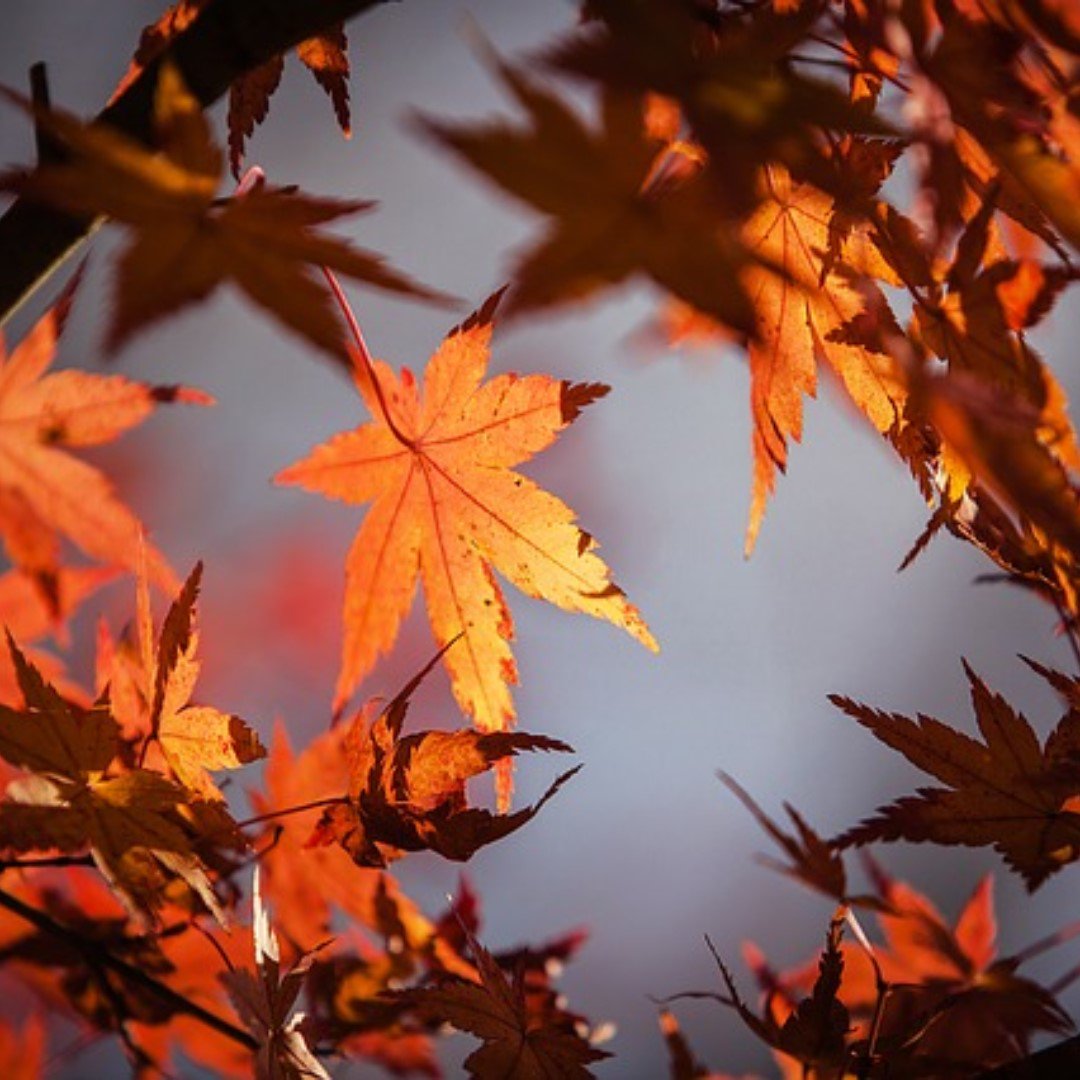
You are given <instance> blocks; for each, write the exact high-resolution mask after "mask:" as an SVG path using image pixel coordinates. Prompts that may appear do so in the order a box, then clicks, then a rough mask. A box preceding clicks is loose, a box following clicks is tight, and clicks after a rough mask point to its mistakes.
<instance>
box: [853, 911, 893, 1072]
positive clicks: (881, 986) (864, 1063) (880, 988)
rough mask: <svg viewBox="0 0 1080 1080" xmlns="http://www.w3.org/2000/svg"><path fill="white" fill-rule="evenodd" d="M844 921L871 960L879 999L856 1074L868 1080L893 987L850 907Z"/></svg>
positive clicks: (876, 1002) (875, 1000)
mask: <svg viewBox="0 0 1080 1080" xmlns="http://www.w3.org/2000/svg"><path fill="white" fill-rule="evenodd" d="M844 921H845V922H846V923H847V924H848V926H850V927H851V931H852V933H853V934H854V935H855V940H856V941H857V942H858V943H859V945H860V947H861V948H862V950H863V952H864V953H866V955H867V957H868V958H869V960H870V966H871V967H872V968H873V969H874V989H875V990H876V992H877V997H876V998H875V999H874V1014H873V1016H872V1017H871V1020H870V1034H869V1036H868V1037H867V1040H866V1054H865V1055H864V1056H863V1059H862V1060H861V1061H860V1062H859V1068H858V1072H857V1073H856V1074H855V1075H856V1076H857V1077H858V1080H868V1078H869V1076H870V1070H871V1069H872V1068H873V1063H874V1048H875V1047H876V1046H877V1041H878V1037H879V1036H880V1034H881V1025H882V1022H883V1020H884V1019H885V999H886V998H887V997H888V996H889V992H890V990H892V985H891V984H890V983H889V982H888V981H887V980H886V979H885V975H884V972H882V970H881V965H880V964H879V963H878V958H877V957H876V956H875V955H874V946H873V945H871V944H870V939H869V938H868V937H867V936H866V931H865V930H863V928H862V926H861V924H860V923H859V920H858V918H857V917H856V915H855V912H854V911H852V909H851V908H849V907H845V908H844Z"/></svg>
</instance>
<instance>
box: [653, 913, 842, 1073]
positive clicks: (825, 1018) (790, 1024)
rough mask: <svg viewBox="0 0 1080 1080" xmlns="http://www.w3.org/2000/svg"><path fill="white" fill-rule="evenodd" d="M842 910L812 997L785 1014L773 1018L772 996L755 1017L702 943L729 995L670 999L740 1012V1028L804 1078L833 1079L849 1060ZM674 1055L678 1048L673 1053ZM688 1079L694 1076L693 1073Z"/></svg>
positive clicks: (828, 938)
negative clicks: (793, 1063)
mask: <svg viewBox="0 0 1080 1080" xmlns="http://www.w3.org/2000/svg"><path fill="white" fill-rule="evenodd" d="M843 912H844V909H843V908H840V909H838V911H837V914H836V915H834V916H833V918H832V920H831V921H830V923H829V930H828V933H827V934H826V938H825V948H824V950H823V951H822V953H821V956H820V958H819V961H818V965H817V972H816V975H817V977H816V978H815V979H814V980H813V986H812V988H811V990H810V996H809V997H806V998H803V999H802V1000H800V1001H798V1002H797V1003H793V1006H792V1008H790V1009H789V1010H788V1011H787V1013H786V1015H779V1016H778V1015H777V1013H776V1011H775V1010H774V1009H773V1007H772V1005H773V1002H772V996H771V995H770V997H769V999H768V1001H767V1003H766V1008H765V1012H764V1014H763V1015H761V1016H759V1015H758V1014H757V1013H755V1012H754V1011H753V1010H752V1009H751V1008H750V1007H749V1006H748V1005H747V1004H746V1003H745V1002H744V1001H743V999H742V997H741V995H740V994H739V991H738V988H737V987H736V985H735V980H734V978H733V977H732V975H731V972H730V971H729V970H728V968H727V965H726V964H725V963H724V962H723V960H722V959H721V958H720V956H719V954H718V953H717V952H716V950H715V949H714V948H713V945H712V942H711V941H709V939H708V938H706V939H705V940H706V942H707V943H708V945H709V949H710V951H711V952H712V954H713V959H714V960H715V961H716V965H717V967H718V968H719V970H720V976H721V978H722V979H723V980H724V985H725V987H726V989H727V995H723V994H716V993H711V992H705V991H693V992H689V993H682V994H676V995H674V998H669V999H668V1000H669V1001H670V1000H674V999H675V998H710V999H712V1000H714V1001H718V1002H719V1003H720V1004H721V1005H724V1006H726V1007H727V1008H729V1009H733V1010H734V1011H735V1012H736V1013H738V1015H739V1017H740V1019H741V1020H742V1021H743V1023H744V1024H746V1026H747V1027H748V1028H749V1029H750V1030H751V1031H752V1032H753V1033H754V1034H755V1035H756V1036H757V1037H758V1038H759V1039H761V1041H762V1042H764V1043H766V1044H767V1045H768V1046H771V1047H772V1048H773V1049H774V1050H776V1051H778V1052H779V1053H780V1054H784V1055H787V1056H789V1057H793V1058H795V1059H796V1060H798V1061H799V1062H801V1063H802V1067H803V1075H810V1072H809V1070H815V1072H816V1070H819V1069H820V1070H823V1072H821V1073H820V1075H824V1076H831V1075H834V1074H836V1070H837V1068H838V1067H839V1066H840V1065H841V1064H842V1063H843V1061H844V1059H845V1058H846V1056H847V1046H846V1036H847V1031H848V1021H849V1016H848V1010H847V1008H846V1006H845V1005H844V1003H843V1002H842V1001H841V1000H840V998H839V996H838V995H839V991H840V985H841V980H842V977H843V973H844V955H843V952H842V950H841V937H842V933H843V925H844V914H843ZM672 1049H673V1052H674V1051H675V1049H676V1048H674V1047H673V1048H672ZM690 1075H693V1074H692V1073H691V1074H690Z"/></svg>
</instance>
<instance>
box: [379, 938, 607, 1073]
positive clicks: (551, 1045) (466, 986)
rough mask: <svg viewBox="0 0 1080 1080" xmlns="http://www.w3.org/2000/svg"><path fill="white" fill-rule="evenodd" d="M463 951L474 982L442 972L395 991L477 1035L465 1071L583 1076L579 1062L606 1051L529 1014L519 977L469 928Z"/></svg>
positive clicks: (603, 1055) (428, 1015)
mask: <svg viewBox="0 0 1080 1080" xmlns="http://www.w3.org/2000/svg"><path fill="white" fill-rule="evenodd" d="M467 937H468V940H469V951H470V954H471V955H472V958H473V961H474V962H475V964H476V969H477V973H478V974H479V982H474V981H469V980H467V979H461V978H456V977H447V978H445V979H444V980H443V981H442V983H441V984H440V985H438V986H435V987H423V988H419V989H415V990H408V991H405V992H403V993H401V994H398V995H395V997H396V998H397V999H398V1000H402V1001H405V1002H407V1003H408V1004H410V1005H411V1006H413V1007H414V1008H415V1009H416V1010H417V1012H419V1013H420V1015H421V1016H423V1017H425V1018H427V1019H428V1020H433V1021H435V1022H443V1023H448V1024H451V1025H452V1026H453V1027H455V1028H457V1029H458V1030H459V1031H465V1032H468V1033H469V1034H470V1035H475V1036H477V1037H478V1038H480V1039H482V1040H483V1046H481V1047H480V1048H479V1049H478V1050H475V1051H474V1052H473V1053H472V1054H470V1055H469V1057H468V1058H466V1060H465V1068H466V1069H467V1070H468V1072H469V1075H470V1076H472V1077H477V1078H488V1077H495V1076H498V1077H505V1078H506V1080H555V1078H556V1077H558V1078H563V1077H566V1078H567V1080H585V1078H587V1077H590V1076H592V1073H591V1072H589V1070H588V1069H587V1068H586V1067H585V1066H586V1065H587V1064H589V1063H590V1062H593V1061H602V1060H603V1059H604V1058H607V1057H610V1056H611V1055H610V1054H608V1053H607V1052H606V1051H604V1050H598V1049H596V1047H594V1046H590V1045H589V1043H587V1042H585V1040H584V1039H581V1038H579V1037H578V1036H577V1035H576V1034H574V1033H573V1032H572V1031H567V1030H565V1029H564V1028H560V1027H553V1026H550V1025H547V1024H544V1023H542V1022H540V1021H539V1020H538V1018H537V1017H536V1016H535V1015H530V1012H529V1010H528V1008H527V1006H526V1000H525V991H524V986H523V982H522V979H521V978H520V973H519V977H515V978H514V980H513V982H511V980H510V979H508V978H507V977H506V974H505V973H504V972H503V970H502V968H501V967H500V966H499V964H498V962H497V961H496V959H495V958H494V957H493V956H492V955H491V953H489V952H488V951H487V950H486V949H485V948H484V947H483V946H482V945H480V944H479V942H477V941H476V939H475V938H473V936H472V935H471V934H468V935H467Z"/></svg>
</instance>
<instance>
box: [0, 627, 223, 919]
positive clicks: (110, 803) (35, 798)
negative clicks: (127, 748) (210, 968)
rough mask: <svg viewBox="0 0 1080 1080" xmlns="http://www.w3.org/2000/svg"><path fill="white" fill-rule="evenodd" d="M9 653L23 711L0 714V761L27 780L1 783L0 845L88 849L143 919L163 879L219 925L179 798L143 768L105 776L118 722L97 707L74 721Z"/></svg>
mask: <svg viewBox="0 0 1080 1080" xmlns="http://www.w3.org/2000/svg"><path fill="white" fill-rule="evenodd" d="M8 647H9V649H10V652H11V657H12V662H13V664H14V666H15V671H16V675H17V678H18V681H19V687H20V689H21V690H22V694H23V698H24V700H25V702H26V707H25V709H23V710H15V709H11V708H8V707H6V706H0V755H2V756H3V757H4V759H5V760H6V761H8V762H10V763H11V764H12V765H17V766H21V767H23V768H26V769H28V770H30V775H29V776H27V777H25V778H22V779H18V780H15V781H13V782H12V783H11V784H9V785H8V788H7V794H6V798H5V800H4V801H3V802H2V803H0V846H4V847H7V848H10V849H12V850H14V851H35V850H41V849H48V848H56V849H57V850H59V851H61V852H65V853H69V852H75V851H79V850H82V849H84V848H86V847H89V848H90V852H91V855H92V856H93V858H94V862H95V863H96V865H97V866H98V868H99V869H100V870H101V872H102V874H104V876H105V878H106V880H107V881H108V882H109V883H110V885H111V886H112V887H113V888H114V889H115V890H116V892H117V894H118V895H119V896H120V897H121V899H122V900H123V901H124V902H125V904H127V905H128V907H129V909H130V910H131V911H132V912H133V913H136V912H140V911H143V910H151V909H152V907H153V905H154V904H155V903H156V902H157V901H158V898H159V897H158V894H159V891H160V888H161V887H162V884H163V881H164V878H163V874H164V875H176V876H179V877H181V878H183V879H184V881H186V882H187V883H188V884H189V885H190V886H191V888H192V889H193V890H194V891H195V892H197V893H198V895H199V896H200V897H201V898H202V899H203V901H204V902H205V903H206V905H207V907H208V908H209V909H210V910H211V911H212V912H213V913H214V914H215V916H217V917H218V918H219V920H220V919H223V918H224V916H223V914H222V912H221V909H220V907H219V905H218V903H217V900H216V898H215V896H214V892H213V889H212V887H211V885H210V882H209V879H208V877H207V875H206V871H205V868H204V867H203V864H202V861H201V860H200V859H199V857H198V856H197V855H195V853H194V851H193V841H192V836H191V832H190V827H189V826H190V822H189V820H188V819H187V818H185V816H184V815H185V813H190V811H191V808H190V807H189V806H188V796H187V793H186V792H185V791H184V790H183V788H181V787H179V786H178V785H176V784H174V783H172V782H171V781H170V780H167V779H166V778H165V777H163V776H161V775H159V774H157V773H153V772H148V771H146V770H142V769H139V770H133V771H129V772H122V773H119V774H117V775H109V774H108V771H107V770H108V769H109V767H110V765H111V763H112V762H113V760H114V759H115V757H116V755H117V752H118V750H119V742H120V738H119V728H118V726H117V723H116V721H115V720H114V719H113V718H112V716H110V715H109V713H108V712H107V711H106V710H105V709H104V708H103V707H102V706H101V705H97V706H95V707H94V708H92V709H89V710H85V711H78V712H76V711H75V710H74V709H73V708H72V707H71V706H69V705H68V704H67V702H65V701H64V699H63V698H62V697H60V695H59V694H58V693H57V692H56V690H55V689H54V688H53V687H52V686H51V685H49V684H48V683H47V682H45V681H44V679H42V677H41V676H40V674H39V673H38V671H37V670H36V669H35V668H34V667H33V665H32V664H30V663H29V662H28V661H27V660H26V658H25V657H24V656H23V654H22V652H21V651H20V650H19V648H18V647H17V646H16V644H15V642H14V640H13V639H12V638H11V637H10V636H9V637H8Z"/></svg>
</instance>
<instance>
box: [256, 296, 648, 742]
mask: <svg viewBox="0 0 1080 1080" xmlns="http://www.w3.org/2000/svg"><path fill="white" fill-rule="evenodd" d="M496 302H497V297H494V298H492V301H489V302H488V303H487V304H486V305H485V306H484V307H483V308H481V310H480V311H479V312H477V313H476V314H474V315H473V316H471V317H470V318H469V319H468V320H467V321H466V322H465V323H464V324H463V325H462V326H460V327H458V328H456V329H455V330H453V331H451V332H450V334H449V335H448V337H447V338H446V340H445V341H444V342H443V344H442V345H441V347H440V348H439V350H438V351H437V352H436V353H435V355H434V356H433V357H432V359H431V361H430V363H429V364H428V368H427V372H426V375H425V382H424V392H423V394H421V392H420V389H419V387H418V385H417V383H416V380H415V379H414V377H413V375H412V374H411V372H409V371H408V369H405V370H404V371H403V373H402V375H401V377H400V379H399V378H398V377H396V376H395V375H394V374H393V373H392V372H391V370H390V369H389V368H388V367H387V366H386V365H385V364H383V363H381V362H379V363H377V364H375V365H374V366H373V367H372V369H371V370H372V373H373V374H372V376H371V377H368V376H367V374H366V373H365V370H364V369H363V368H361V369H359V374H358V378H357V384H358V386H359V388H360V392H361V393H362V395H363V397H364V400H365V402H366V404H367V406H368V408H369V409H370V410H371V413H372V416H373V419H372V421H371V422H370V423H367V424H364V425H362V426H361V427H358V428H356V429H355V430H354V431H350V432H345V433H343V434H340V435H337V436H336V437H335V438H333V439H331V440H330V441H329V442H327V443H324V444H323V445H322V446H319V447H316V449H315V450H313V451H312V452H311V453H310V454H309V455H308V456H307V457H306V458H304V459H303V460H302V461H299V462H297V463H296V464H294V465H292V466H290V467H289V468H287V469H285V470H284V471H282V472H281V473H279V474H278V476H277V477H276V482H277V483H279V484H297V485H300V486H302V487H305V488H307V489H308V490H311V491H317V492H320V493H322V494H324V495H327V496H330V497H331V498H336V499H341V500H343V501H345V502H352V503H364V502H373V504H374V505H373V506H372V508H371V510H370V511H369V512H368V515H367V517H366V518H365V520H364V523H363V525H362V526H361V529H360V531H359V533H358V534H357V537H356V540H355V541H354V543H353V546H352V550H351V551H350V553H349V556H348V561H347V564H346V597H345V641H344V650H343V657H342V665H341V673H340V675H339V677H338V682H337V690H336V692H335V697H334V708H335V710H339V709H340V708H341V707H342V705H343V704H344V703H345V702H346V700H347V699H348V698H349V696H350V694H351V693H352V691H353V690H354V688H355V687H356V685H357V684H358V683H359V681H360V680H361V679H362V678H363V677H364V676H365V675H366V674H367V673H368V672H369V671H370V670H371V668H372V666H373V664H374V663H375V661H376V659H377V658H378V657H379V655H380V654H381V653H384V652H386V651H387V650H389V648H390V646H391V645H392V644H393V641H394V638H395V637H396V635H397V632H398V628H399V626H400V624H401V620H402V619H403V618H404V616H405V614H406V613H407V612H408V609H409V607H410V604H411V602H412V597H413V592H414V590H415V587H416V581H417V578H421V579H422V580H423V583H424V594H425V598H426V600H427V610H428V617H429V619H430V621H431V626H432V630H433V631H434V634H435V639H436V641H437V642H438V644H439V646H440V647H445V646H446V645H447V644H448V643H449V642H450V641H452V640H453V639H454V638H456V637H458V636H459V635H460V637H461V640H460V641H459V642H458V643H457V644H455V645H454V647H453V648H451V649H449V650H448V651H447V652H446V654H445V656H444V658H443V660H444V663H445V665H446V667H447V669H448V671H449V672H450V677H451V680H452V683H453V689H454V693H455V696H456V697H457V700H458V702H459V703H460V704H461V706H462V708H463V709H464V710H465V711H466V712H467V713H468V714H469V715H471V716H472V718H473V719H474V721H475V722H476V724H477V726H478V727H480V728H481V729H482V730H485V731H500V730H504V729H505V728H507V727H508V726H509V725H510V724H511V723H512V722H513V719H514V707H513V702H512V699H511V696H510V689H509V684H510V683H512V682H516V681H517V670H516V667H515V665H514V659H513V656H512V654H511V652H510V646H509V641H510V638H511V636H512V634H513V623H512V621H511V616H510V612H509V610H508V608H507V606H506V603H505V601H504V599H503V595H502V590H501V589H500V588H499V586H498V584H497V583H496V581H495V577H494V575H493V573H492V568H494V569H497V570H498V571H499V572H500V573H502V574H504V575H505V576H506V577H507V579H508V580H509V581H511V582H512V583H513V584H514V585H516V586H517V587H518V588H519V589H521V590H522V591H523V592H525V593H526V594H528V595H529V596H535V597H540V598H542V599H545V600H548V601H550V602H551V603H554V604H557V605H558V606H559V607H562V608H565V609H567V610H569V611H582V612H586V613H587V614H590V615H594V616H596V617H598V618H603V619H607V620H608V621H609V622H612V623H614V624H615V625H616V626H621V627H623V628H624V629H626V630H627V631H628V632H629V633H630V634H632V635H633V636H634V637H635V638H637V639H638V640H639V641H641V642H642V643H643V644H644V645H646V646H647V647H648V648H650V649H653V650H655V649H656V648H657V645H656V642H655V641H654V639H653V637H652V634H651V633H650V632H649V630H648V628H647V627H646V625H645V623H644V622H643V620H642V619H641V616H640V615H639V614H638V612H637V610H636V608H634V607H633V606H632V605H631V604H630V603H629V602H628V601H627V600H626V597H625V596H624V594H623V593H622V591H621V590H620V589H619V588H618V587H617V586H616V585H615V584H614V583H613V582H612V581H611V579H610V576H609V572H608V568H607V567H606V566H605V564H604V563H603V562H602V561H601V559H600V558H599V557H598V556H597V555H596V554H595V553H594V550H593V549H594V547H595V543H594V541H593V539H592V538H591V537H590V536H589V535H588V534H587V533H585V532H583V531H582V530H581V529H580V528H578V526H577V525H576V524H575V522H574V514H573V511H572V510H571V509H570V508H569V507H568V506H566V504H565V503H563V502H561V501H560V500H559V499H557V498H556V497H555V496H554V495H552V494H550V493H549V492H546V491H544V490H543V489H542V488H540V487H538V486H537V485H536V484H534V483H533V482H532V481H531V480H529V479H527V478H526V477H524V476H522V475H521V474H520V473H517V472H514V471H513V469H512V466H514V465H517V464H518V463H519V462H522V461H525V460H526V459H528V458H529V457H531V456H532V455H533V454H535V453H536V452H537V451H539V450H542V449H543V448H544V447H546V446H548V445H550V443H552V442H553V441H554V439H555V437H556V436H557V435H558V433H559V432H560V431H562V429H563V428H565V427H566V426H567V425H568V424H569V423H570V422H571V421H573V420H574V419H575V417H576V416H577V415H578V413H579V412H580V411H581V409H582V408H583V407H584V406H585V405H587V404H589V403H590V402H591V401H593V400H595V399H596V398H597V397H599V396H600V395H601V394H603V393H606V391H607V388H606V387H599V386H594V385H584V386H583V385H575V384H570V383H564V382H560V381H558V380H555V379H552V378H549V377H548V376H545V375H530V376H524V377H522V376H517V375H499V376H497V377H496V378H494V379H491V380H489V381H488V382H486V383H484V382H482V379H483V376H484V371H485V369H486V367H487V362H488V345H489V341H490V338H491V320H492V317H493V314H494V308H495V303H496Z"/></svg>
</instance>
